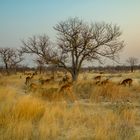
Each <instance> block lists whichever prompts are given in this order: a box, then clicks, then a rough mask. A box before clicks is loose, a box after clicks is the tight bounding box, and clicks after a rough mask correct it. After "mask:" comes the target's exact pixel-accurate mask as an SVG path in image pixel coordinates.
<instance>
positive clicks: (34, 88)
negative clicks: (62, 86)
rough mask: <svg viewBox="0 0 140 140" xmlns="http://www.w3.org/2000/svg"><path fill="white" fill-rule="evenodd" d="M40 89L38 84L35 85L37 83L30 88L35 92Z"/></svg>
mask: <svg viewBox="0 0 140 140" xmlns="http://www.w3.org/2000/svg"><path fill="white" fill-rule="evenodd" d="M38 87H39V85H37V84H35V83H31V84H30V86H29V89H30V90H31V91H35V90H37V89H38Z"/></svg>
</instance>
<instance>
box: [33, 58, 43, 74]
mask: <svg viewBox="0 0 140 140" xmlns="http://www.w3.org/2000/svg"><path fill="white" fill-rule="evenodd" d="M34 62H35V63H36V64H37V68H38V69H39V73H40V74H41V73H42V70H43V67H44V65H45V63H44V61H43V59H42V58H40V57H39V58H38V57H37V58H36V59H35V60H34Z"/></svg>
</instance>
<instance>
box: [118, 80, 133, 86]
mask: <svg viewBox="0 0 140 140" xmlns="http://www.w3.org/2000/svg"><path fill="white" fill-rule="evenodd" d="M132 82H133V80H132V79H131V78H127V79H124V80H123V81H122V82H121V83H120V85H124V86H126V85H129V87H130V86H131V85H132Z"/></svg>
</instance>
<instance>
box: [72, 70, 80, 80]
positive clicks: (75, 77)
mask: <svg viewBox="0 0 140 140" xmlns="http://www.w3.org/2000/svg"><path fill="white" fill-rule="evenodd" d="M71 75H72V81H77V79H78V75H79V73H78V72H75V73H72V74H71Z"/></svg>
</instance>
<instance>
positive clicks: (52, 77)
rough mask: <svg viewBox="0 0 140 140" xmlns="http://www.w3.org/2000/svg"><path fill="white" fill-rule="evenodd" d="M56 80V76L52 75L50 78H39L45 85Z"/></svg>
mask: <svg viewBox="0 0 140 140" xmlns="http://www.w3.org/2000/svg"><path fill="white" fill-rule="evenodd" d="M51 81H54V76H51V77H50V78H49V79H45V80H44V79H39V82H40V83H41V84H42V85H44V84H48V83H49V82H51Z"/></svg>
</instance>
